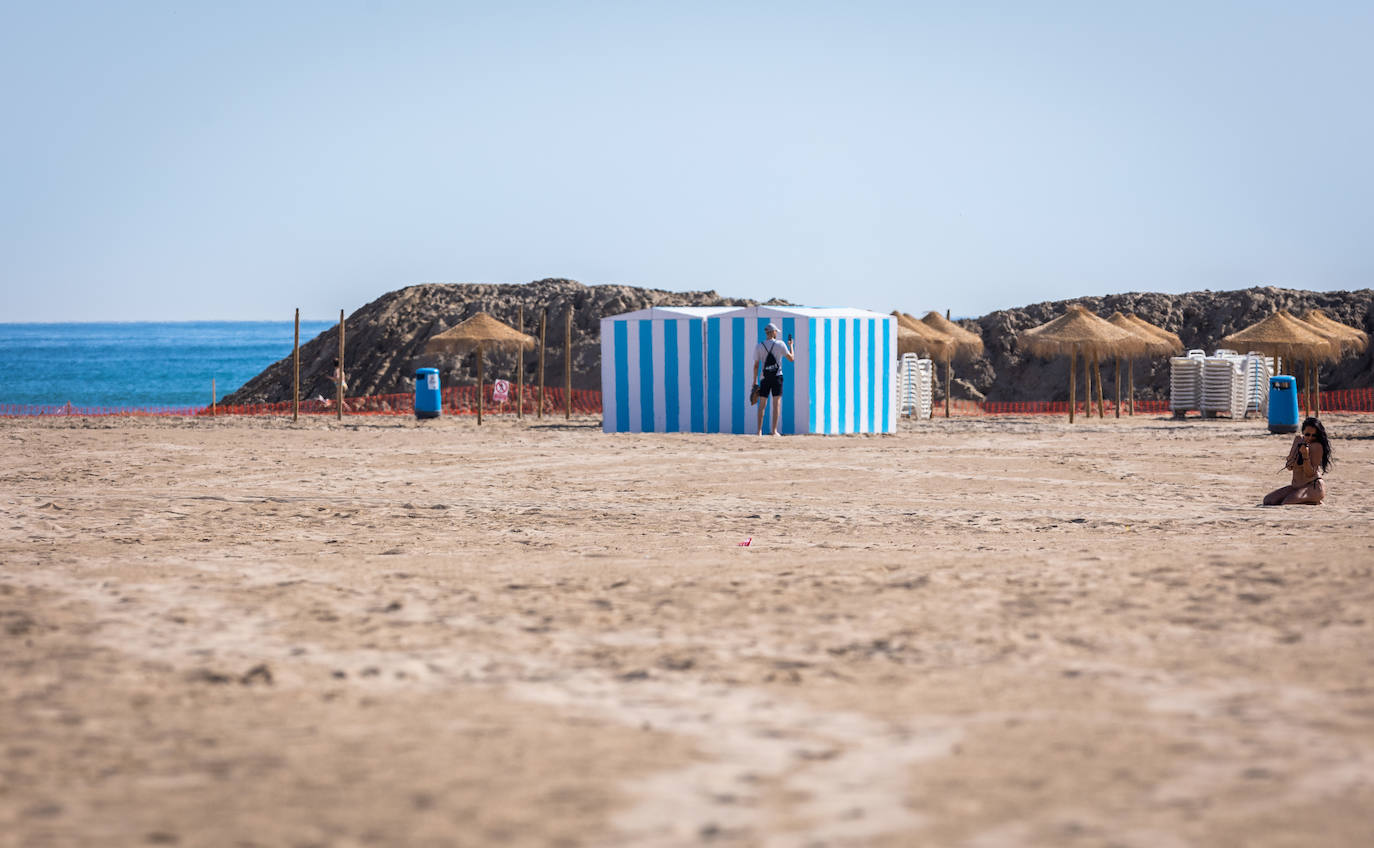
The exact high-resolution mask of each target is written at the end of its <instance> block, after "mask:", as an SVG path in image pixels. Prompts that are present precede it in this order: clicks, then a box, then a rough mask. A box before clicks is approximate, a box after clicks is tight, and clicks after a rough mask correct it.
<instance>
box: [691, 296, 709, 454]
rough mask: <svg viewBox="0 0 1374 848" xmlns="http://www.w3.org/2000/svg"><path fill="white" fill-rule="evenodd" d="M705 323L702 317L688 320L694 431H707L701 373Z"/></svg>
mask: <svg viewBox="0 0 1374 848" xmlns="http://www.w3.org/2000/svg"><path fill="white" fill-rule="evenodd" d="M703 323H704V322H703V321H702V320H701V319H700V318H693V319H692V320H690V321H688V322H687V327H688V333H690V335H688V337H687V355H688V357H689V358H690V360H691V361H690V362H688V364H687V368H688V372H687V376H688V378H689V380H690V382H691V385H692V432H693V433H705V432H706V420H705V419H706V410H705V401H706V397H705V396H704V395H703V394H702V391H703V390H704V388H705V386H704V384H703V383H702V374H701V365H702V363H701V333H702V324H703Z"/></svg>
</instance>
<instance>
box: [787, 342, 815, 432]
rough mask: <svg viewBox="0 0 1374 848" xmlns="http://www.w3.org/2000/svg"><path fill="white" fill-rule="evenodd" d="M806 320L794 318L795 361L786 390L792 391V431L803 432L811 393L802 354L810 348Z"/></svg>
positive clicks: (806, 425) (809, 375)
mask: <svg viewBox="0 0 1374 848" xmlns="http://www.w3.org/2000/svg"><path fill="white" fill-rule="evenodd" d="M807 324H808V322H807V320H806V319H805V318H798V319H796V328H797V331H796V333H795V334H794V335H795V338H794V339H793V340H792V355H793V356H794V357H795V358H796V361H795V362H793V363H792V383H793V385H792V386H791V388H790V389H788V391H790V392H792V397H793V407H792V432H793V433H805V432H807V430H808V429H809V427H808V424H809V423H810V422H809V420H808V418H807V411H808V410H807V407H808V406H809V405H810V403H809V401H810V394H811V374H810V372H809V369H808V368H807V367H806V359H805V357H804V356H802V355H801V354H802V352H803V351H807V350H810V349H811V347H810V339H809V338H808V336H807Z"/></svg>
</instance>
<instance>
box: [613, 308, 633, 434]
mask: <svg viewBox="0 0 1374 848" xmlns="http://www.w3.org/2000/svg"><path fill="white" fill-rule="evenodd" d="M628 324H629V322H628V321H616V322H615V431H616V432H617V433H626V432H629V429H630V337H629V332H630V331H629V327H628V326H627V325H628Z"/></svg>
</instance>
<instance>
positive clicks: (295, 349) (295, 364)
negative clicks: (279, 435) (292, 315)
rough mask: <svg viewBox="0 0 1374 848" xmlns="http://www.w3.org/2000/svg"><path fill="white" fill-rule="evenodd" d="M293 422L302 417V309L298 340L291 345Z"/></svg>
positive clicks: (297, 308) (298, 325)
mask: <svg viewBox="0 0 1374 848" xmlns="http://www.w3.org/2000/svg"><path fill="white" fill-rule="evenodd" d="M291 372H292V374H293V375H294V376H293V377H292V378H291V420H292V421H298V420H300V417H301V308H300V307H299V306H297V307H296V340H295V341H294V342H293V343H292V344H291Z"/></svg>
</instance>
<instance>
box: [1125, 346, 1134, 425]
mask: <svg viewBox="0 0 1374 848" xmlns="http://www.w3.org/2000/svg"><path fill="white" fill-rule="evenodd" d="M1126 398H1127V401H1126V402H1127V403H1129V404H1130V405H1131V414H1132V415H1135V360H1134V359H1128V360H1126Z"/></svg>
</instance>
